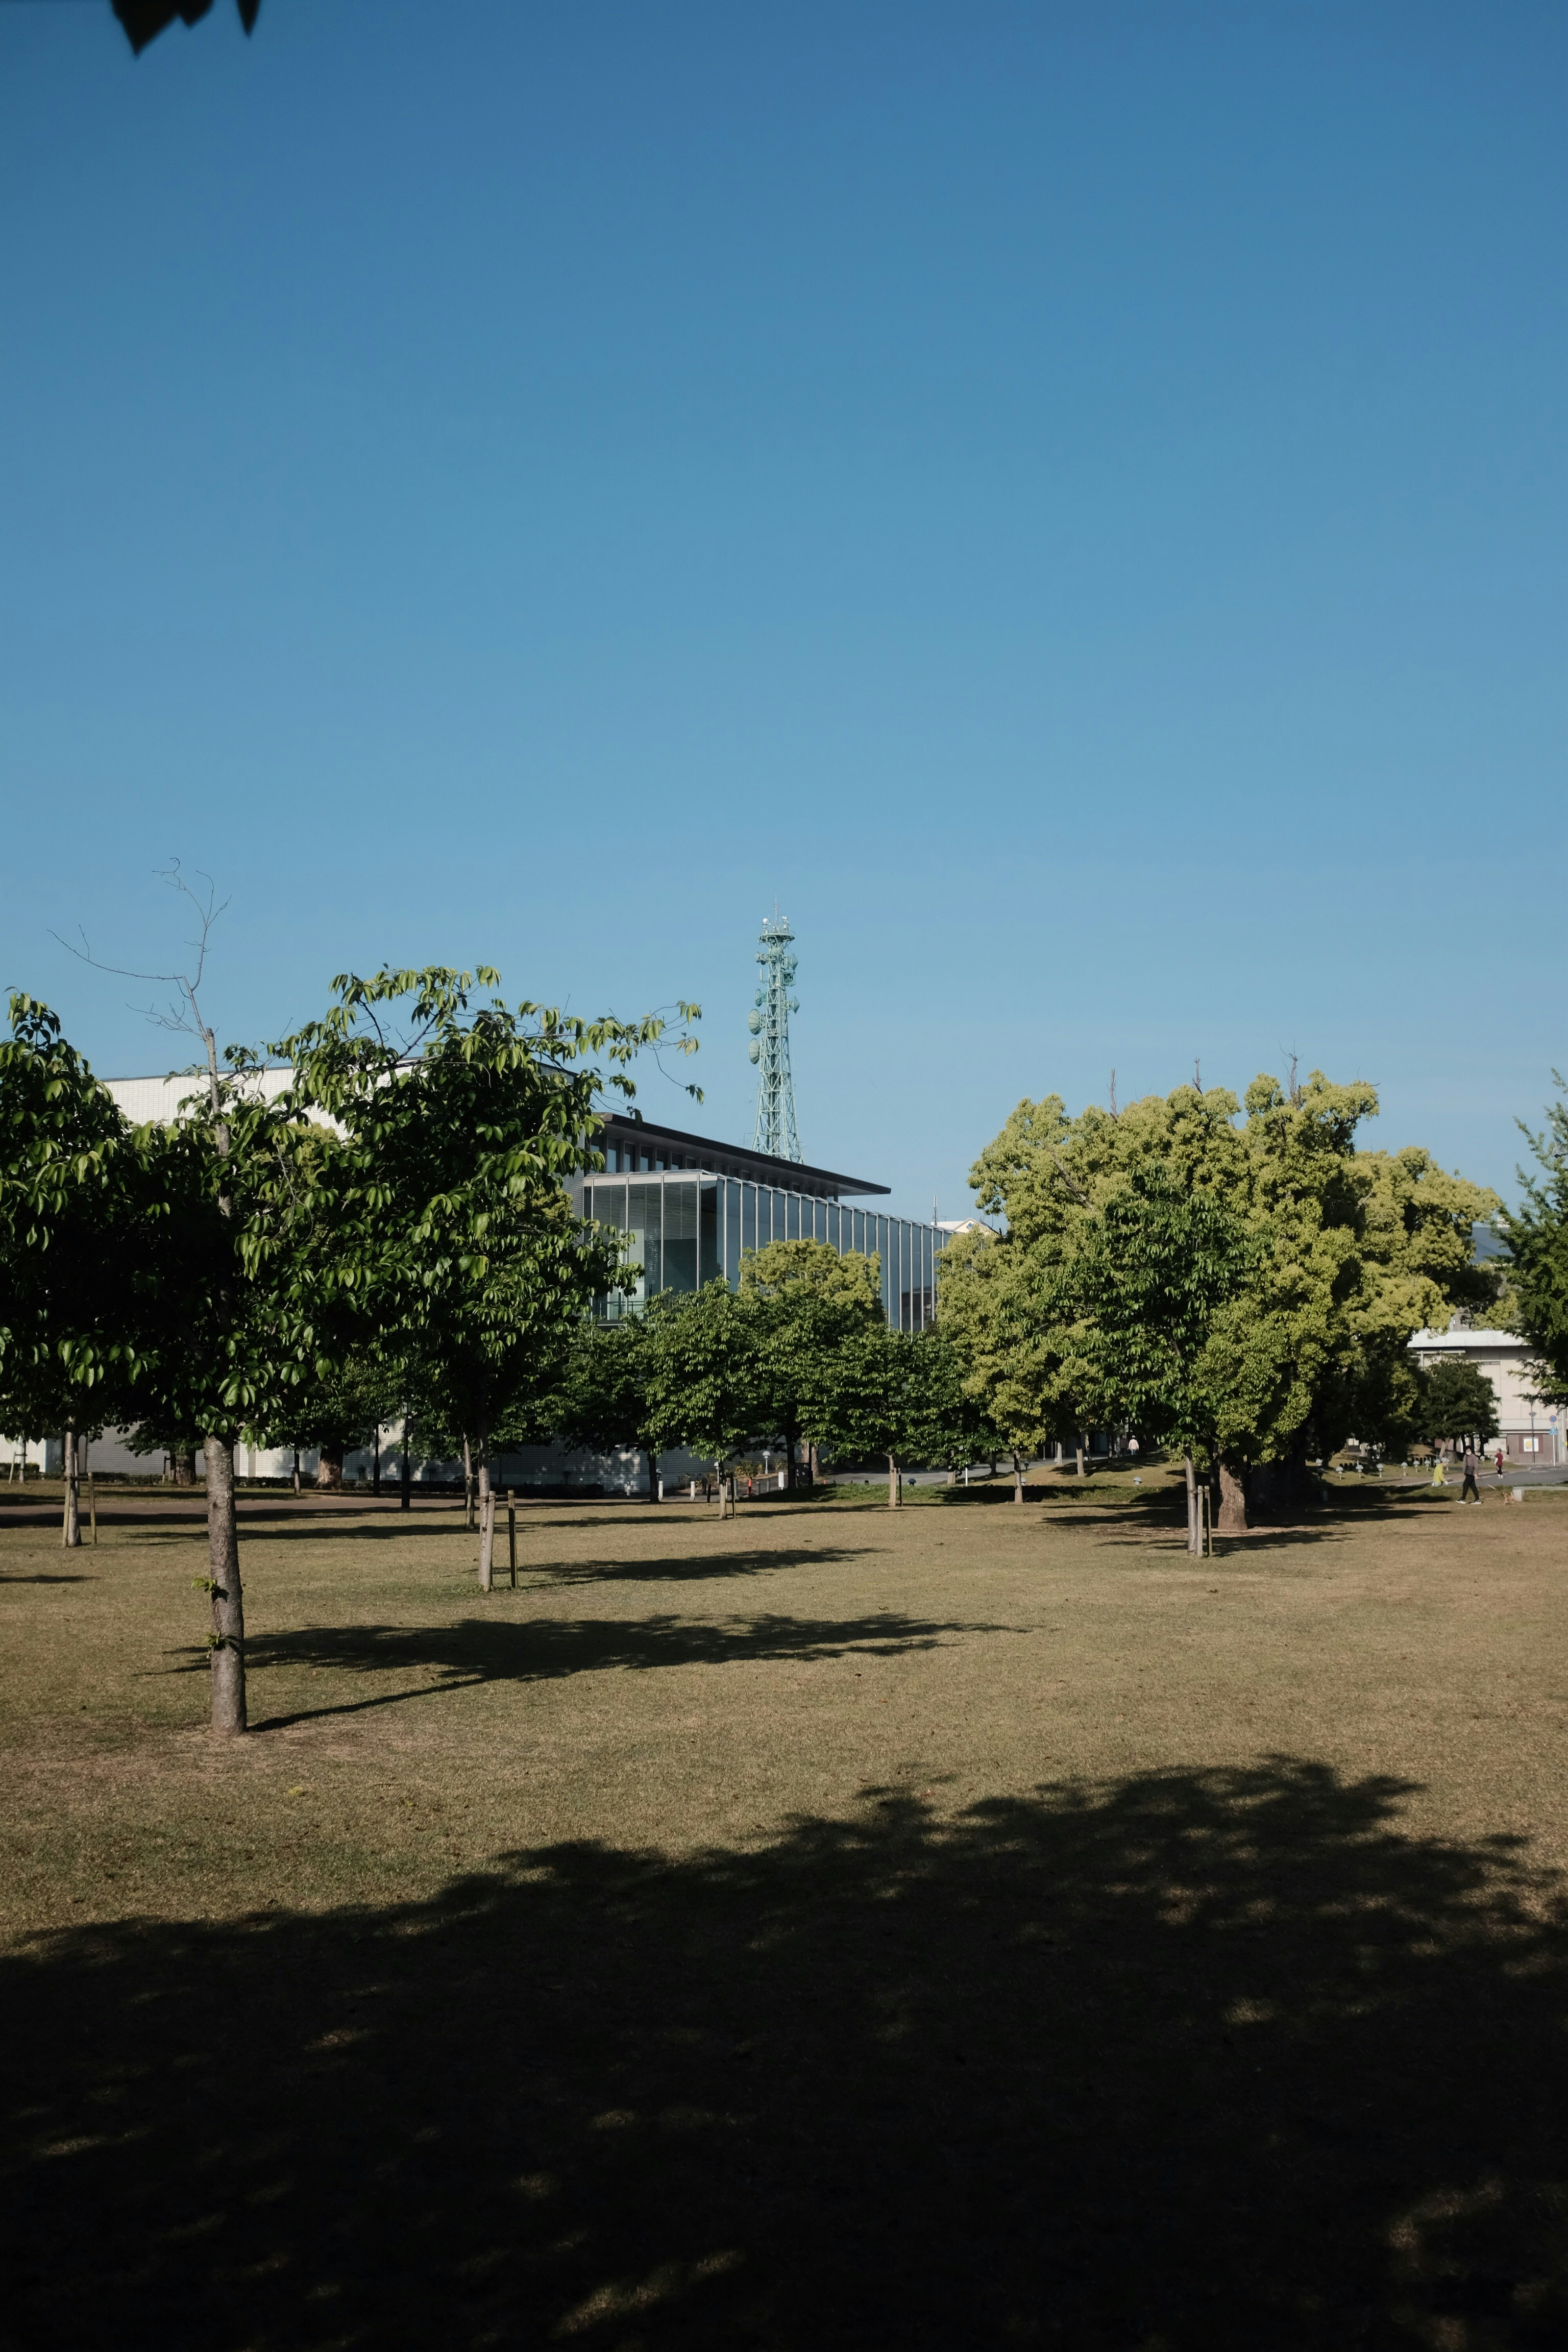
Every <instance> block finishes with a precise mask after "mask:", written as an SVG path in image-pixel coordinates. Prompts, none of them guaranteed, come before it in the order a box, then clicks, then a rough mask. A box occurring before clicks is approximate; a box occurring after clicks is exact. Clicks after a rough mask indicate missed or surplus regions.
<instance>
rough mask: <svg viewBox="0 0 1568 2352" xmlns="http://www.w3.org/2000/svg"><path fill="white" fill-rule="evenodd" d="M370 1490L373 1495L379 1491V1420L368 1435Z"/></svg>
mask: <svg viewBox="0 0 1568 2352" xmlns="http://www.w3.org/2000/svg"><path fill="white" fill-rule="evenodd" d="M370 1491H371V1493H372V1494H373V1495H379V1494H380V1492H381V1424H380V1423H379V1422H378V1423H376V1426H375V1427H374V1429H373V1430H372V1432H371V1437H370Z"/></svg>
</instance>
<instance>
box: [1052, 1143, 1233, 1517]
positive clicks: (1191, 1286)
mask: <svg viewBox="0 0 1568 2352" xmlns="http://www.w3.org/2000/svg"><path fill="white" fill-rule="evenodd" d="M1260 1238H1261V1237H1260V1236H1259V1235H1258V1233H1257V1231H1256V1229H1251V1230H1249V1229H1248V1227H1247V1225H1246V1224H1245V1223H1244V1222H1243V1221H1242V1219H1241V1218H1239V1217H1237V1215H1236V1214H1235V1213H1234V1212H1233V1211H1231V1210H1230V1209H1228V1208H1227V1207H1226V1206H1225V1205H1224V1203H1223V1202H1220V1201H1218V1200H1215V1198H1213V1197H1212V1196H1211V1195H1208V1194H1205V1193H1203V1192H1184V1191H1183V1190H1181V1189H1180V1188H1179V1186H1177V1185H1176V1184H1174V1183H1173V1182H1171V1181H1170V1180H1169V1179H1168V1178H1167V1177H1166V1176H1165V1174H1164V1172H1163V1171H1162V1170H1160V1169H1158V1168H1153V1169H1150V1168H1143V1169H1141V1170H1139V1171H1138V1172H1137V1175H1136V1176H1135V1178H1134V1181H1133V1183H1132V1185H1131V1188H1130V1189H1129V1190H1128V1191H1127V1192H1122V1193H1119V1194H1117V1195H1116V1196H1115V1197H1114V1198H1113V1199H1111V1200H1110V1201H1109V1202H1107V1203H1106V1206H1105V1210H1104V1212H1103V1214H1102V1215H1101V1217H1100V1221H1099V1223H1098V1224H1097V1225H1096V1226H1095V1228H1094V1229H1093V1231H1092V1233H1091V1234H1090V1235H1089V1241H1088V1245H1087V1247H1086V1248H1085V1250H1084V1252H1083V1254H1082V1257H1081V1259H1080V1262H1079V1269H1078V1276H1077V1280H1078V1296H1079V1303H1080V1306H1081V1308H1082V1311H1083V1315H1084V1318H1085V1322H1086V1325H1087V1327H1088V1331H1089V1344H1090V1349H1091V1360H1092V1362H1093V1366H1094V1377H1095V1380H1096V1383H1097V1386H1098V1389H1099V1392H1100V1399H1101V1401H1102V1403H1101V1409H1102V1411H1103V1412H1104V1415H1105V1417H1106V1419H1107V1420H1110V1421H1112V1422H1125V1423H1132V1424H1133V1425H1134V1426H1135V1427H1137V1428H1138V1429H1140V1430H1143V1431H1146V1432H1147V1433H1148V1434H1149V1435H1150V1436H1151V1437H1152V1438H1153V1439H1154V1440H1155V1442H1156V1443H1157V1444H1164V1445H1173V1446H1174V1447H1176V1448H1177V1449H1178V1450H1179V1452H1180V1453H1181V1455H1182V1459H1183V1463H1184V1467H1185V1471H1186V1486H1187V1549H1189V1551H1192V1552H1194V1553H1196V1552H1201V1551H1202V1549H1203V1528H1202V1520H1201V1513H1200V1509H1199V1503H1198V1488H1197V1458H1198V1456H1199V1455H1200V1454H1205V1455H1206V1456H1210V1457H1214V1456H1217V1455H1218V1454H1219V1452H1220V1447H1221V1445H1222V1444H1223V1433H1224V1431H1225V1427H1226V1417H1227V1416H1234V1414H1235V1412H1236V1400H1237V1392H1238V1389H1239V1387H1240V1385H1241V1383H1240V1381H1239V1380H1238V1374H1237V1358H1238V1353H1239V1354H1240V1355H1241V1357H1242V1358H1243V1360H1245V1359H1246V1350H1247V1331H1246V1329H1245V1325H1244V1322H1243V1320H1242V1318H1240V1317H1238V1315H1237V1308H1238V1307H1241V1306H1242V1305H1243V1301H1244V1298H1245V1294H1246V1292H1247V1288H1248V1285H1249V1277H1250V1276H1252V1274H1253V1273H1254V1270H1255V1267H1256V1264H1257V1261H1258V1256H1259V1255H1260ZM1265 1367H1266V1369H1265V1372H1264V1377H1265V1378H1268V1377H1269V1370H1270V1369H1271V1368H1269V1367H1268V1358H1267V1352H1266V1355H1265Z"/></svg>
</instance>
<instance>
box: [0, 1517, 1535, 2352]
mask: <svg viewBox="0 0 1568 2352" xmlns="http://www.w3.org/2000/svg"><path fill="white" fill-rule="evenodd" d="M1357 1503H1358V1505H1359V1506H1360V1507H1347V1508H1346V1509H1345V1510H1344V1511H1343V1512H1342V1513H1337V1514H1335V1515H1332V1516H1331V1517H1328V1518H1326V1519H1325V1520H1323V1521H1322V1522H1321V1523H1317V1524H1314V1525H1313V1526H1311V1527H1310V1528H1286V1529H1278V1530H1271V1531H1262V1532H1259V1533H1258V1534H1256V1535H1254V1536H1253V1537H1251V1538H1247V1539H1246V1540H1245V1541H1243V1542H1238V1543H1237V1544H1236V1545H1234V1546H1233V1547H1231V1548H1228V1549H1226V1552H1225V1553H1224V1554H1223V1555H1222V1557H1220V1558H1219V1559H1216V1560H1214V1561H1204V1562H1192V1561H1189V1560H1188V1559H1186V1558H1185V1556H1184V1552H1183V1550H1182V1549H1181V1534H1180V1530H1179V1528H1176V1527H1175V1525H1174V1524H1173V1522H1172V1520H1171V1518H1170V1517H1169V1514H1168V1512H1167V1511H1166V1510H1165V1507H1164V1506H1163V1504H1162V1502H1161V1501H1160V1499H1159V1497H1158V1496H1154V1497H1153V1498H1152V1499H1151V1497H1150V1490H1149V1489H1148V1488H1147V1487H1145V1488H1144V1489H1142V1490H1136V1491H1135V1490H1133V1489H1132V1488H1131V1486H1130V1484H1127V1483H1126V1482H1123V1483H1122V1484H1121V1485H1120V1486H1119V1485H1117V1484H1116V1483H1115V1482H1106V1481H1101V1480H1096V1481H1094V1482H1091V1483H1090V1485H1089V1488H1088V1489H1087V1490H1079V1491H1078V1492H1074V1491H1072V1490H1071V1488H1070V1486H1068V1483H1067V1482H1058V1486H1057V1491H1056V1492H1055V1493H1054V1494H1053V1496H1052V1497H1051V1499H1050V1500H1049V1501H1048V1502H1046V1503H1033V1504H1031V1505H1029V1506H1026V1507H1024V1508H1022V1509H1017V1508H1014V1507H1011V1506H1008V1505H996V1504H992V1503H988V1502H987V1501H985V1500H984V1499H982V1498H980V1497H978V1496H972V1497H971V1498H969V1499H964V1498H963V1497H959V1496H942V1495H940V1494H938V1495H931V1496H926V1497H923V1498H922V1499H921V1501H919V1502H918V1503H917V1504H914V1505H912V1506H911V1507H909V1508H907V1509H905V1510H904V1511H902V1512H900V1513H898V1514H891V1513H889V1512H888V1511H887V1510H886V1509H885V1508H881V1507H878V1506H877V1505H876V1504H875V1503H872V1502H869V1501H865V1502H861V1501H845V1500H840V1501H837V1502H826V1503H823V1502H818V1503H812V1504H802V1505H800V1506H791V1505H772V1504H770V1505H767V1506H760V1507H756V1508H755V1509H753V1510H752V1511H750V1512H743V1513H742V1517H741V1518H740V1519H739V1520H738V1521H735V1522H727V1523H724V1524H721V1523H719V1522H718V1521H717V1520H716V1519H714V1518H713V1517H711V1516H710V1515H709V1514H708V1513H706V1512H704V1511H703V1510H701V1509H700V1508H697V1509H693V1508H692V1507H689V1506H688V1505H684V1504H671V1505H667V1506H665V1507H663V1508H662V1509H659V1510H653V1509H649V1508H647V1507H636V1506H611V1505H605V1506H603V1507H592V1506H575V1507H569V1508H568V1507H552V1506H548V1505H541V1506H529V1507H524V1508H523V1509H522V1510H521V1512H520V1524H521V1538H520V1559H521V1568H520V1578H519V1586H518V1589H517V1591H515V1592H514V1591H511V1590H510V1588H508V1587H503V1588H502V1589H501V1590H500V1591H497V1592H495V1593H494V1594H492V1595H490V1596H489V1598H486V1597H484V1596H481V1595H480V1594H479V1591H477V1589H476V1587H475V1584H474V1580H473V1572H472V1570H473V1558H474V1550H475V1542H474V1538H471V1537H469V1536H468V1535H466V1534H465V1533H464V1531H463V1528H462V1526H461V1519H460V1514H459V1513H458V1512H457V1511H456V1510H454V1509H451V1508H450V1507H429V1506H425V1507H420V1508H419V1509H417V1510H416V1511H415V1512H414V1513H413V1514H411V1515H409V1516H408V1517H403V1516H402V1515H400V1514H399V1513H398V1512H397V1511H396V1509H395V1505H391V1504H387V1505H382V1506H373V1505H369V1504H366V1505H365V1506H364V1507H363V1508H356V1507H350V1506H344V1507H340V1508H337V1509H335V1510H333V1511H332V1512H331V1513H325V1512H322V1511H320V1510H317V1509H314V1508H313V1507H308V1506H295V1505H293V1504H292V1503H291V1502H290V1501H289V1500H286V1499H284V1500H279V1501H276V1502H272V1503H258V1504H256V1505H255V1506H254V1507H253V1516H251V1517H249V1519H248V1523H247V1528H246V1534H245V1567H246V1575H247V1614H248V1619H249V1625H250V1632H251V1644H252V1649H251V1654H252V1668H253V1671H252V1678H251V1708H252V1717H253V1722H254V1723H255V1725H256V1729H255V1731H254V1733H253V1735H252V1736H251V1737H250V1738H247V1740H245V1741H243V1742H239V1743H231V1744H228V1745H226V1746H215V1744H214V1743H213V1742H212V1741H211V1740H210V1739H209V1738H208V1737H207V1736H206V1734H205V1730H204V1728H203V1717H204V1707H205V1662H204V1653H203V1650H202V1646H201V1644H202V1640H203V1633H204V1630H205V1628H204V1622H203V1621H204V1613H205V1612H204V1605H203V1601H202V1596H201V1595H200V1594H199V1593H197V1592H195V1591H193V1590H192V1589H191V1580H192V1579H193V1578H194V1577H196V1576H198V1575H200V1573H201V1572H202V1569H203V1551H202V1531H201V1526H200V1521H199V1517H196V1516H195V1514H194V1513H193V1512H192V1511H191V1510H190V1508H189V1507H186V1508H184V1509H183V1510H182V1509H176V1508H173V1507H168V1506H167V1505H164V1504H157V1505H155V1506H154V1507H153V1508H151V1509H150V1510H149V1511H148V1512H147V1513H145V1514H143V1515H142V1516H140V1517H137V1516H132V1515H131V1514H130V1513H129V1511H125V1512H122V1513H121V1515H119V1516H116V1515H115V1513H114V1512H113V1510H112V1509H111V1508H106V1511H105V1514H104V1516H103V1519H102V1524H101V1526H100V1544H99V1547H98V1549H97V1550H96V1551H92V1550H90V1549H87V1550H84V1551H82V1552H80V1553H79V1554H76V1555H74V1556H68V1555H65V1554H63V1553H62V1552H61V1551H60V1550H59V1549H58V1538H56V1537H55V1536H54V1535H53V1533H52V1531H51V1530H49V1529H48V1528H44V1527H39V1526H34V1525H28V1524H22V1523H20V1522H19V1520H18V1517H17V1516H16V1514H15V1513H12V1514H10V1515H9V1518H8V1519H6V1518H0V1621H3V1624H4V1633H3V1636H0V1640H3V1655H4V1658H5V1685H4V1694H3V1698H4V1717H3V1723H0V1733H3V1738H4V1742H5V1790H6V1799H5V1823H4V1826H5V1873H4V1891H5V1924H6V1927H7V1932H8V1934H9V1937H10V1938H11V1948H12V1952H13V1955H14V1957H13V1958H12V1959H11V1960H10V1961H9V1963H8V1964H7V1988H6V1992H5V2006H4V2011H3V2013H4V2014H5V2018H6V2020H7V2021H8V2024H9V2025H10V2027H11V2029H12V2031H13V2032H14V2033H16V2035H17V2037H18V2038H17V2042H16V2051H15V2053H14V2064H13V2068H12V2072H11V2077H10V2079H11V2084H12V2093H13V2096H12V2104H11V2111H10V2123H9V2127H10V2131H11V2135H12V2150H13V2156H14V2169H13V2171H12V2173H11V2175H10V2177H9V2181H8V2185H7V2187H6V2189H5V2207H4V2210H5V2211H6V2212H7V2213H8V2215H9V2216H10V2219H11V2221H12V2222H13V2223H14V2224H19V2226H20V2231H21V2237H20V2239H19V2242H18V2247H17V2258H18V2261H19V2262H20V2264H21V2270H22V2273H23V2275H22V2277H21V2284H20V2285H19V2287H18V2290H17V2293H18V2298H19V2299H18V2300H17V2301H16V2303H15V2304H14V2305H13V2308H14V2309H15V2310H17V2311H20V2312H22V2313H23V2314H24V2315H25V2319H24V2323H23V2326H22V2328H21V2331H20V2332H19V2333H18V2334H17V2335H16V2341H17V2342H18V2343H20V2344H26V2345H29V2346H30V2345H32V2344H34V2343H38V2344H43V2343H46V2342H47V2343H54V2342H62V2343H63V2342H71V2343H73V2344H81V2345H97V2344H100V2343H101V2344H104V2345H110V2344H116V2345H118V2344H122V2343H124V2342H126V2341H148V2342H157V2343H159V2344H160V2345H161V2346H172V2347H180V2346H184V2345H190V2346H193V2347H194V2346H197V2345H200V2346H203V2347H209V2346H210V2347H231V2346H232V2347H235V2352H241V2347H274V2346H278V2347H283V2346H294V2345H310V2346H317V2345H320V2346H322V2347H326V2346H329V2345H357V2344H360V2343H362V2342H363V2343H366V2344H369V2343H371V2342H375V2343H376V2344H378V2345H379V2344H386V2343H392V2344H399V2345H401V2344H410V2345H412V2344H429V2343H433V2342H439V2343H442V2344H447V2343H450V2344H463V2345H468V2344H473V2345H475V2346H479V2345H482V2344H508V2345H510V2344H532V2343H538V2344H541V2345H544V2344H549V2343H557V2342H573V2343H575V2342H582V2343H584V2344H587V2345H590V2346H598V2345H605V2346H612V2345H613V2346H616V2347H623V2352H631V2347H634V2346H654V2345H664V2344H671V2345H674V2344H679V2345H682V2346H686V2345H691V2344H695V2345H700V2346H707V2345H713V2346H715V2347H717V2346H721V2345H723V2346H729V2345H732V2344H751V2345H756V2346H759V2347H763V2346H765V2347H781V2352H782V2347H797V2346H798V2347H803V2352H804V2347H807V2346H816V2345H820V2344H823V2343H841V2344H845V2345H850V2344H854V2345H865V2344H868V2343H882V2342H888V2343H898V2344H900V2345H904V2344H919V2345H931V2346H933V2347H934V2346H943V2347H946V2346H951V2345H952V2344H955V2343H975V2344H992V2343H994V2344H998V2345H1000V2344H1004V2343H1008V2344H1010V2343H1018V2342H1039V2343H1058V2344H1068V2345H1074V2346H1078V2345H1082V2346H1086V2347H1089V2346H1091V2347H1100V2346H1104V2347H1107V2352H1110V2347H1117V2352H1127V2347H1140V2346H1141V2347H1148V2352H1152V2347H1181V2352H1186V2347H1193V2352H1198V2347H1211V2346H1232V2345H1234V2346H1236V2347H1238V2352H1239V2347H1248V2352H1252V2347H1257V2346H1259V2345H1264V2344H1267V2345H1269V2346H1276V2345H1279V2346H1298V2345H1300V2346H1301V2347H1309V2346H1310V2347H1317V2346H1320V2345H1321V2346H1323V2347H1328V2346H1334V2347H1339V2346H1342V2345H1347V2344H1366V2345H1379V2346H1381V2345H1385V2344H1386V2345H1389V2346H1393V2345H1411V2346H1432V2347H1461V2352H1469V2347H1477V2352H1479V2347H1492V2346H1510V2347H1511V2346H1516V2345H1517V2346H1520V2347H1525V2346H1531V2345H1538V2344H1539V2345H1544V2344H1545V2343H1547V2342H1549V2341H1550V2342H1553V2343H1554V2342H1556V2341H1558V2340H1561V2337H1562V2336H1563V2332H1564V2331H1565V2330H1568V2302H1565V2301H1564V2299H1563V2271H1562V2258H1563V2250H1562V2240H1561V2210H1562V2208H1561V2197H1562V2191H1561V2190H1560V2189H1559V2186H1558V2184H1559V2181H1560V2180H1561V2179H1563V2178H1564V2177H1565V2176H1564V2175H1563V2170H1562V2167H1561V2162H1560V2155H1559V2124H1558V2117H1559V2116H1560V2113H1561V2108H1562V2103H1563V2095H1564V2093H1565V2092H1568V2080H1565V2079H1564V2075H1565V2063H1564V2042H1563V2024H1564V2018H1563V1989H1564V1976H1563V1961H1564V1952H1563V1945H1562V1941H1561V1936H1560V1929H1559V1927H1558V1925H1557V1920H1556V1913H1555V1909H1554V1905H1555V1901H1556V1892H1555V1885H1554V1882H1553V1881H1552V1878H1551V1876H1550V1875H1549V1873H1550V1872H1552V1871H1553V1870H1555V1869H1556V1868H1558V1867H1560V1866H1561V1865H1562V1864H1563V1862H1564V1861H1565V1860H1568V1822H1565V1820H1564V1807H1563V1793H1562V1792H1563V1786H1564V1776H1563V1760H1564V1759H1563V1752H1562V1743H1563V1736H1564V1726H1565V1723H1568V1654H1565V1642H1564V1622H1563V1616H1564V1613H1563V1599H1562V1592H1561V1581H1562V1579H1563V1573H1564V1557H1565V1551H1564V1536H1565V1535H1568V1494H1561V1495H1560V1494H1558V1493H1555V1492H1552V1491H1541V1492H1533V1493H1531V1495H1530V1496H1529V1497H1528V1499H1527V1502H1526V1504H1525V1505H1524V1507H1521V1508H1519V1509H1510V1510H1504V1509H1502V1508H1501V1507H1500V1506H1499V1505H1498V1504H1497V1503H1496V1501H1495V1500H1491V1499H1489V1503H1488V1505H1487V1506H1486V1507H1483V1508H1482V1509H1481V1510H1480V1511H1462V1510H1461V1509H1460V1508H1459V1507H1458V1505H1457V1504H1456V1503H1454V1502H1451V1501H1448V1500H1445V1499H1440V1498H1435V1497H1431V1496H1406V1497H1405V1498H1402V1499H1399V1500H1378V1501H1376V1502H1375V1503H1374V1502H1373V1498H1371V1497H1368V1498H1366V1500H1365V1501H1364V1502H1363V1501H1362V1498H1360V1497H1358V1498H1357ZM3 2339H4V2323H0V2340H3Z"/></svg>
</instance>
